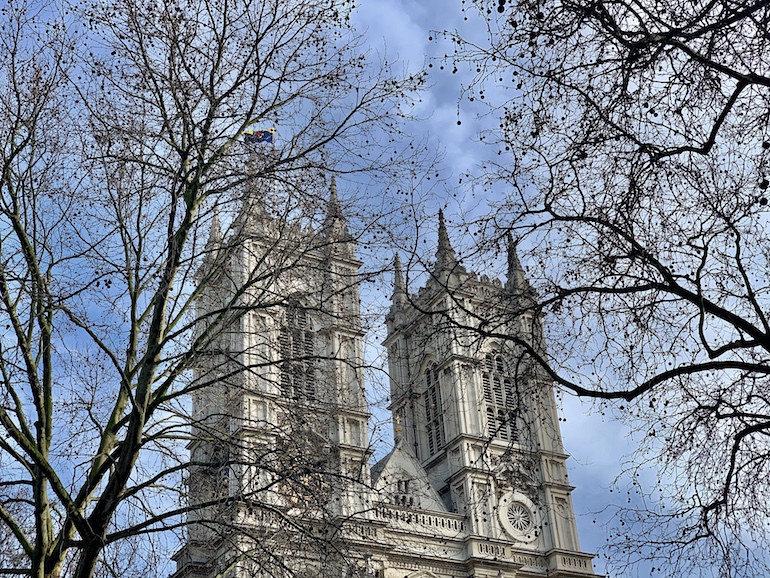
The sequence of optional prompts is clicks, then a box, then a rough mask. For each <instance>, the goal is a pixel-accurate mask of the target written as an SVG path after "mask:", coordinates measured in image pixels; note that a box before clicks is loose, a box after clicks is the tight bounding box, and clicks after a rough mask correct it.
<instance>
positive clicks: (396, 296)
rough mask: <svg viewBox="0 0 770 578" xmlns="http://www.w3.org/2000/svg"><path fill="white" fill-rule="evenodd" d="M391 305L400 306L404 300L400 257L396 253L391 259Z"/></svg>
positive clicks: (404, 286)
mask: <svg viewBox="0 0 770 578" xmlns="http://www.w3.org/2000/svg"><path fill="white" fill-rule="evenodd" d="M392 301H393V307H401V306H403V304H404V303H405V302H406V283H404V272H403V271H402V270H401V257H399V255H398V253H396V256H395V257H394V259H393V297H392Z"/></svg>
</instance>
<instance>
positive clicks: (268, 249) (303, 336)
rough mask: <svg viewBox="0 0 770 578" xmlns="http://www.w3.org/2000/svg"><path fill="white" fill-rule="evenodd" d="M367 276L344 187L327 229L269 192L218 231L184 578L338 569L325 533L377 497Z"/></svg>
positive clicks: (201, 310) (208, 263) (213, 239)
mask: <svg viewBox="0 0 770 578" xmlns="http://www.w3.org/2000/svg"><path fill="white" fill-rule="evenodd" d="M306 221H307V219H306ZM360 266H361V263H360V262H359V261H358V260H357V259H356V257H355V253H354V247H353V240H352V237H351V236H350V234H349V231H348V227H347V224H346V221H345V218H344V216H343V214H342V212H341V209H340V203H339V200H338V197H337V189H336V184H335V183H334V180H332V184H331V190H330V196H329V200H328V203H327V209H326V215H325V218H324V219H323V222H322V224H321V226H320V227H319V228H318V230H313V229H312V228H311V227H310V226H309V225H307V224H303V222H302V219H301V218H298V217H296V216H294V215H290V217H289V218H279V217H277V216H275V215H273V214H272V213H271V212H270V211H268V210H267V209H266V207H265V204H264V202H263V199H262V198H261V197H260V196H258V195H253V196H252V197H250V198H248V199H247V201H246V202H245V204H244V207H243V209H242V211H241V213H240V214H239V215H238V217H237V218H236V219H235V222H234V223H233V224H232V225H231V227H230V231H229V232H228V234H225V235H223V234H222V233H221V231H220V224H219V222H218V219H215V220H214V223H213V225H212V228H211V232H210V237H209V241H208V243H207V246H206V257H205V260H204V263H203V266H202V267H201V270H200V271H199V273H198V281H199V284H200V289H199V292H200V295H199V297H198V301H197V303H198V306H197V311H196V316H197V319H198V323H199V325H200V328H199V334H201V335H202V334H206V337H207V338H208V339H207V340H206V341H208V342H209V345H208V346H207V347H208V351H207V355H206V356H205V358H204V359H205V362H204V363H202V364H201V365H200V367H199V368H198V370H197V371H196V376H195V378H196V380H197V382H198V383H199V384H200V385H199V387H198V388H197V393H196V394H195V396H194V399H193V407H192V412H193V418H194V421H193V424H194V425H193V431H192V432H191V433H192V435H191V438H192V439H193V440H194V441H193V442H192V443H191V444H190V453H191V466H190V477H189V499H190V503H191V506H192V507H193V509H192V511H191V513H190V514H189V516H188V534H189V538H188V541H187V544H186V545H185V546H184V547H183V548H182V549H181V550H180V551H179V552H178V553H177V554H176V555H175V560H176V562H177V571H176V573H175V575H174V576H175V577H176V578H182V577H187V576H190V577H193V576H194V577H200V578H213V577H218V576H226V577H228V578H246V577H249V578H252V577H264V578H267V577H270V578H280V577H284V576H286V577H294V576H297V575H298V574H297V573H298V572H307V571H311V570H312V571H313V572H314V573H315V574H319V573H320V574H321V575H333V574H336V573H338V571H340V570H339V568H340V566H341V564H342V563H341V562H340V560H338V559H336V558H339V557H340V553H341V552H343V550H344V548H343V547H341V546H340V544H339V543H338V541H337V543H334V544H332V543H328V542H327V541H326V540H320V539H317V537H316V536H315V534H317V533H318V532H321V531H323V532H327V531H329V528H331V527H333V526H334V525H335V524H336V523H337V520H340V519H345V518H346V517H349V516H351V515H352V514H353V513H356V512H361V511H364V510H365V508H366V507H367V506H366V505H365V503H366V502H367V501H369V500H370V496H369V494H368V493H367V491H366V488H368V487H369V486H370V474H369V463H368V460H369V457H370V451H369V447H368V446H369V444H368V440H369V437H368V418H369V414H368V410H367V405H366V399H365V393H364V384H363V376H362V372H361V369H362V367H363V361H362V342H361V338H362V335H363V334H362V330H361V319H360V307H359V290H358V270H359V267H360ZM201 335H199V339H200V337H201ZM319 545H321V546H324V547H323V548H319ZM289 559H291V560H292V562H291V563H289V562H288V560H289ZM330 568H331V570H330ZM299 575H304V574H299ZM340 576H342V574H340Z"/></svg>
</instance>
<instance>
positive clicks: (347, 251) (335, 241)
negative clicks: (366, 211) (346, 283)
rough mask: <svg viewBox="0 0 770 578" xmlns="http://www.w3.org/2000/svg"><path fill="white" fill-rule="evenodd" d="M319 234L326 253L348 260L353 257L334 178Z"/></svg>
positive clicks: (350, 239)
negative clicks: (347, 258)
mask: <svg viewBox="0 0 770 578" xmlns="http://www.w3.org/2000/svg"><path fill="white" fill-rule="evenodd" d="M321 234H322V239H323V243H324V244H328V245H327V248H326V250H327V252H328V253H330V254H331V253H334V254H337V255H340V256H342V257H350V258H352V257H353V256H354V247H353V236H352V235H351V234H350V231H349V230H348V223H347V220H346V219H345V215H344V214H343V212H342V207H341V206H340V199H339V196H338V195H337V181H336V179H335V178H334V176H332V182H331V187H330V189H329V202H328V203H327V205H326V217H325V218H324V222H323V228H322V229H321Z"/></svg>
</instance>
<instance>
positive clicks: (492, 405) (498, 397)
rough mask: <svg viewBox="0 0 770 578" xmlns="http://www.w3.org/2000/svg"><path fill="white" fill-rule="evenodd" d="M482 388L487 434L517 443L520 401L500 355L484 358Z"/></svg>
mask: <svg viewBox="0 0 770 578" xmlns="http://www.w3.org/2000/svg"><path fill="white" fill-rule="evenodd" d="M481 386H482V389H483V390H484V406H485V410H486V416H487V434H488V435H489V436H490V437H493V438H497V439H500V440H503V441H508V442H516V441H517V440H518V431H517V429H516V414H517V409H518V401H517V399H516V395H515V390H514V387H513V379H512V378H511V377H510V376H508V375H507V371H506V367H505V363H504V362H503V358H502V357H501V356H500V355H493V354H491V353H488V354H487V355H486V357H485V358H484V368H483V371H482V373H481Z"/></svg>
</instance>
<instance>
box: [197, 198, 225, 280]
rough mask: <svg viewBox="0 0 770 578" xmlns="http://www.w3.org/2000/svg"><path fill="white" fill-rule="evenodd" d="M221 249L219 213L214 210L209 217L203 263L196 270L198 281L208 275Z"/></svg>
mask: <svg viewBox="0 0 770 578" xmlns="http://www.w3.org/2000/svg"><path fill="white" fill-rule="evenodd" d="M221 248H222V225H221V224H220V223H219V211H218V210H217V209H216V208H214V215H213V216H212V217H211V226H210V227H209V238H208V239H207V240H206V246H205V247H204V248H203V262H202V263H201V267H200V268H199V269H198V272H197V273H196V276H197V277H198V280H199V281H200V279H202V278H203V275H208V274H209V273H210V272H211V270H212V269H213V267H214V263H216V262H217V260H218V258H219V253H220V249H221Z"/></svg>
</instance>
